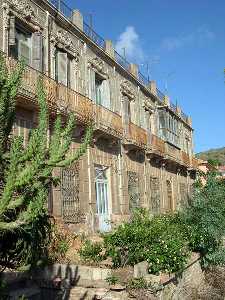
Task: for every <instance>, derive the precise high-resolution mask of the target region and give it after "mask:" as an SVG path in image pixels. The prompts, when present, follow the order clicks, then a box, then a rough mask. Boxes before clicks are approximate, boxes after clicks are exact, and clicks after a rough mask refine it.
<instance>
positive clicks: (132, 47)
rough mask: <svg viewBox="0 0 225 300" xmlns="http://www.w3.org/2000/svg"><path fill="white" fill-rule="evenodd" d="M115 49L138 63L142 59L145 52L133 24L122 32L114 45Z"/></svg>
mask: <svg viewBox="0 0 225 300" xmlns="http://www.w3.org/2000/svg"><path fill="white" fill-rule="evenodd" d="M115 48H116V51H117V52H119V53H120V54H123V53H124V48H125V54H126V58H127V59H128V60H131V61H133V62H135V63H140V62H142V61H143V60H144V58H145V54H144V51H143V49H142V47H141V44H140V38H139V35H138V34H137V32H136V30H135V28H134V27H133V26H127V27H126V28H125V30H124V32H122V33H121V34H120V36H119V38H118V40H117V42H116V45H115Z"/></svg>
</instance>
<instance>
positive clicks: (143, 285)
mask: <svg viewBox="0 0 225 300" xmlns="http://www.w3.org/2000/svg"><path fill="white" fill-rule="evenodd" d="M148 287H149V285H148V282H147V281H146V280H145V279H144V278H143V277H140V278H132V279H131V280H130V281H129V282H128V284H127V288H128V289H131V290H136V289H147V288H148Z"/></svg>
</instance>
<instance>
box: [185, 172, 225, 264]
mask: <svg viewBox="0 0 225 300" xmlns="http://www.w3.org/2000/svg"><path fill="white" fill-rule="evenodd" d="M224 200H225V185H224V182H223V181H220V180H218V179H217V178H216V176H215V174H214V173H210V174H209V175H208V177H207V183H206V185H205V186H199V187H198V188H196V190H195V193H194V195H193V200H192V202H191V204H190V206H189V207H188V208H187V209H186V210H185V211H184V212H183V215H182V218H183V220H184V223H185V224H186V225H187V226H188V228H189V229H190V230H188V232H187V233H188V238H189V245H190V248H191V249H192V250H193V251H198V252H200V253H201V255H202V256H204V260H207V255H209V256H210V257H212V255H213V253H214V252H217V251H218V249H219V248H220V245H221V241H222V238H223V236H224V235H225V205H224V204H225V203H224ZM217 254H218V252H217ZM217 257H218V255H217Z"/></svg>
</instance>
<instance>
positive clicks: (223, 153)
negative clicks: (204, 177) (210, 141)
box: [196, 147, 225, 165]
mask: <svg viewBox="0 0 225 300" xmlns="http://www.w3.org/2000/svg"><path fill="white" fill-rule="evenodd" d="M196 156H197V157H198V158H200V159H203V160H209V159H212V160H218V161H219V164H220V165H225V147H223V148H218V149H211V150H208V151H204V152H200V153H197V154H196Z"/></svg>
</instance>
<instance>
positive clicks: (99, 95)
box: [94, 74, 111, 109]
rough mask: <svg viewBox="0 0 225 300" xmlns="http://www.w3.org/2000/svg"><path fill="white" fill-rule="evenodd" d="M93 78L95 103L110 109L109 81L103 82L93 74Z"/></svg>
mask: <svg viewBox="0 0 225 300" xmlns="http://www.w3.org/2000/svg"><path fill="white" fill-rule="evenodd" d="M94 78H95V100H96V103H97V104H99V105H102V106H104V107H106V108H108V109H111V102H110V86H109V80H107V79H104V80H103V79H102V78H100V76H98V74H95V76H94Z"/></svg>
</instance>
